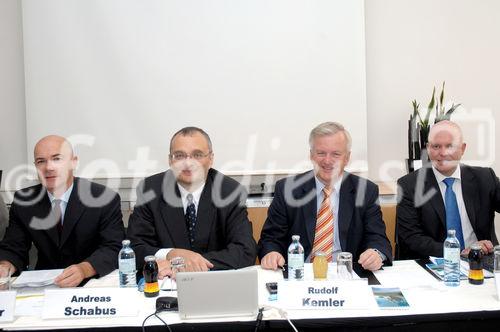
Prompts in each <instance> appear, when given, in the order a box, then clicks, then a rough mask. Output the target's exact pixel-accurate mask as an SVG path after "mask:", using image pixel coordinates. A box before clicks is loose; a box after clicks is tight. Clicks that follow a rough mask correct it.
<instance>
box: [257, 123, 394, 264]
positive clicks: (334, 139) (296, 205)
mask: <svg viewBox="0 0 500 332" xmlns="http://www.w3.org/2000/svg"><path fill="white" fill-rule="evenodd" d="M309 145H310V148H311V149H310V159H311V161H312V162H313V165H314V171H309V172H307V173H303V174H300V175H297V176H293V177H289V178H286V179H283V180H280V181H278V182H277V183H276V186H275V192H274V199H273V201H272V203H271V206H270V207H269V211H268V215H267V220H266V222H265V224H264V227H263V229H262V234H261V237H260V241H259V257H260V258H261V266H262V267H263V268H265V269H277V268H278V267H281V266H283V265H284V264H285V257H287V248H288V246H289V244H290V242H291V236H292V235H294V234H296V235H300V241H301V243H302V245H303V246H304V255H305V257H308V259H309V260H310V259H311V258H312V256H313V255H314V253H315V252H316V251H326V254H327V256H330V257H331V258H332V259H335V256H336V254H337V253H338V252H341V251H348V252H351V253H352V254H353V259H354V260H357V261H358V262H359V263H360V264H361V265H362V266H363V268H365V269H367V270H378V269H379V268H380V267H381V266H382V265H383V263H384V262H385V263H387V264H390V263H391V260H392V250H391V245H390V243H389V240H388V239H387V236H386V234H385V224H384V221H383V220H382V213H381V210H380V206H379V204H378V187H377V186H376V185H375V184H374V183H372V182H370V181H368V180H365V179H362V178H360V177H358V176H355V175H352V174H349V173H347V172H345V171H344V167H345V166H346V165H347V163H348V162H349V158H350V151H351V138H350V135H349V133H348V132H347V131H346V130H345V129H344V127H343V126H342V125H341V124H338V123H335V122H326V123H322V124H320V125H318V126H317V127H316V128H314V129H313V130H312V131H311V134H310V136H309ZM325 215H326V217H324V216H325ZM323 224H326V225H329V226H327V228H324V227H323ZM325 229H326V231H325Z"/></svg>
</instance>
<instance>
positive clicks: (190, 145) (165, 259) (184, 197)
mask: <svg viewBox="0 0 500 332" xmlns="http://www.w3.org/2000/svg"><path fill="white" fill-rule="evenodd" d="M212 162H213V150H212V143H211V141H210V137H209V136H208V134H207V133H206V132H205V131H203V130H202V129H200V128H196V127H186V128H183V129H181V130H179V131H178V132H177V133H175V134H174V135H173V137H172V139H171V141H170V155H169V164H170V170H168V171H166V172H163V173H159V174H156V175H153V176H150V177H148V178H146V179H145V180H144V181H143V182H142V183H141V184H140V185H139V186H138V188H137V205H136V206H135V208H134V212H133V214H132V215H131V216H130V220H129V226H128V237H129V238H130V240H131V242H132V246H133V248H134V250H135V252H136V255H137V262H138V264H139V266H141V264H142V262H143V260H144V257H145V256H147V255H155V256H156V257H157V261H158V265H159V271H160V273H159V276H160V277H161V278H162V277H164V276H166V275H171V272H172V271H171V270H170V264H169V261H170V259H172V258H173V257H182V258H184V261H185V265H186V267H185V269H186V270H187V271H207V270H209V269H236V268H241V267H245V266H249V265H253V264H254V263H255V257H256V245H255V241H254V239H253V236H252V228H251V225H250V222H249V220H248V217H247V211H246V206H245V200H246V194H245V191H244V190H243V188H242V187H241V185H240V184H238V183H237V182H236V181H234V180H233V179H231V178H229V177H226V176H224V175H223V174H221V173H219V172H217V171H216V170H214V169H212V168H211V166H212Z"/></svg>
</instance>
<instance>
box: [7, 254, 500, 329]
mask: <svg viewBox="0 0 500 332" xmlns="http://www.w3.org/2000/svg"><path fill="white" fill-rule="evenodd" d="M250 269H256V270H257V271H258V288H259V289H258V290H257V291H258V295H259V306H266V307H272V308H270V309H267V310H265V311H264V312H263V321H262V323H261V325H260V328H261V330H275V331H292V328H291V326H290V325H289V324H288V322H287V320H286V319H284V318H283V317H282V312H281V313H280V311H279V310H278V309H277V308H278V307H279V306H280V303H279V301H270V299H269V293H268V292H267V289H266V287H265V284H266V283H267V282H271V281H278V282H279V281H282V280H283V275H282V273H281V271H267V270H262V269H261V268H260V267H259V266H253V267H250ZM373 277H375V278H373ZM305 278H306V279H310V278H312V269H311V266H310V265H307V264H306V275H305ZM370 283H379V284H380V285H379V287H384V288H385V287H387V288H389V287H399V288H400V289H401V291H402V293H403V294H404V297H405V298H406V299H407V301H408V303H409V304H410V306H409V307H408V308H405V309H380V308H379V307H378V306H377V305H376V302H375V301H374V300H373V299H372V300H371V301H370V305H368V308H366V309H359V310H356V309H350V310H347V309H338V310H337V309H329V310H325V309H322V310H321V309H313V310H290V309H287V310H286V314H287V316H288V318H289V319H290V320H291V321H292V322H293V324H294V325H295V326H296V327H297V329H298V330H299V331H312V330H335V331H356V330H375V331H376V330H381V331H387V330H404V331H408V330H415V331H417V330H418V331H421V330H423V329H425V330H426V331H427V330H438V329H439V330H446V331H450V330H463V331H465V330H467V331H468V330H471V329H473V328H474V329H476V328H491V327H495V326H500V301H499V299H498V297H497V290H496V286H495V280H494V278H488V279H485V281H484V284H482V285H472V284H469V283H468V281H467V280H462V282H461V283H460V286H458V287H447V286H445V285H444V283H443V282H442V281H440V280H438V279H437V278H435V277H434V276H433V275H432V274H431V273H430V272H429V271H427V270H426V269H425V268H424V264H422V263H421V262H417V261H413V260H407V261H395V262H394V264H393V266H389V267H384V268H383V269H382V270H379V271H376V272H374V275H373V276H372V278H371V280H370ZM117 286H118V272H117V271H114V272H113V273H111V274H110V275H108V276H105V277H103V278H100V279H93V280H91V281H89V282H88V283H87V284H86V285H85V287H88V288H103V287H117ZM175 295H176V294H175V292H169V291H165V292H164V291H162V292H161V294H160V296H175ZM278 296H279V294H278ZM26 301H33V299H30V298H29V297H28V298H19V297H18V299H17V301H16V310H17V309H18V307H23V308H26V305H27V304H28V303H27V302H26ZM133 302H134V303H135V304H137V305H138V307H139V314H138V315H137V316H135V317H113V318H109V317H108V318H82V319H70V320H68V319H60V320H58V319H41V316H40V312H39V311H38V312H37V310H36V305H34V307H35V309H34V310H33V312H32V313H31V314H30V315H23V316H16V318H15V319H14V321H12V322H9V323H1V324H0V328H1V329H3V330H55V329H71V330H72V331H75V330H76V331H79V330H93V331H100V330H107V331H140V330H141V325H142V322H143V320H144V318H145V317H146V316H148V315H149V314H151V313H153V312H154V309H155V298H146V297H144V296H142V294H138V296H137V298H135V299H133ZM372 302H373V303H372ZM24 311H25V309H24ZM159 317H160V318H162V319H163V320H164V321H165V322H167V323H168V324H169V326H170V328H171V330H172V331H174V332H175V331H193V330H211V331H238V330H241V331H254V329H255V326H256V317H248V316H247V317H226V318H211V319H189V320H183V319H181V318H180V317H179V314H178V313H176V312H162V313H160V314H159ZM165 330H166V328H165V326H164V325H163V323H162V322H161V321H160V320H158V319H157V318H155V317H152V318H151V319H149V320H148V321H147V323H146V331H165Z"/></svg>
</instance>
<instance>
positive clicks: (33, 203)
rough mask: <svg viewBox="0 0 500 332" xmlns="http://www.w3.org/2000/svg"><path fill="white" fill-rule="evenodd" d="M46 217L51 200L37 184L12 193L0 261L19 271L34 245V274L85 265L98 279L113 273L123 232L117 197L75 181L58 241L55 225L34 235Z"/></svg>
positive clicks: (89, 183)
mask: <svg viewBox="0 0 500 332" xmlns="http://www.w3.org/2000/svg"><path fill="white" fill-rule="evenodd" d="M90 194H91V195H90ZM50 212H51V204H50V200H49V198H48V196H47V192H46V190H45V188H44V187H42V185H41V184H39V185H36V186H33V187H29V188H25V189H21V190H19V191H17V192H16V193H15V195H14V201H13V202H12V205H11V208H10V217H9V227H8V228H7V230H6V232H5V237H4V238H3V240H2V241H1V242H0V260H8V261H9V262H11V263H12V264H13V265H14V266H15V267H16V268H17V270H18V271H22V270H24V269H25V268H26V267H27V265H28V255H29V254H28V252H29V250H30V247H31V243H32V242H33V243H34V245H35V246H36V248H37V249H38V260H37V264H36V269H58V268H66V267H68V266H69V265H72V264H77V263H80V262H82V261H87V262H89V263H90V264H91V265H92V266H93V267H94V269H95V270H96V272H97V274H98V275H99V276H103V275H106V274H108V273H109V272H111V271H113V270H115V269H116V268H117V267H118V263H117V259H118V258H117V257H118V252H119V251H120V248H121V241H122V240H123V238H124V236H125V230H124V227H123V221H122V213H121V208H120V197H119V196H118V194H117V193H115V192H114V191H111V190H110V189H108V188H106V187H104V186H102V185H100V184H97V183H93V182H90V181H88V180H85V179H81V178H75V179H74V182H73V190H72V191H71V195H70V197H69V200H68V205H67V206H66V210H65V214H64V226H63V230H62V233H61V237H60V238H59V233H58V230H57V225H54V223H52V224H51V225H52V226H53V227H51V228H49V229H38V228H40V227H42V226H41V225H42V224H43V223H44V222H46V221H47V220H48V216H49V215H50ZM43 220H45V221H43ZM42 228H46V227H42Z"/></svg>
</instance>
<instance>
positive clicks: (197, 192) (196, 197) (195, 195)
mask: <svg viewBox="0 0 500 332" xmlns="http://www.w3.org/2000/svg"><path fill="white" fill-rule="evenodd" d="M177 187H178V188H179V192H180V193H181V199H182V200H183V201H184V200H187V195H188V194H191V195H193V203H194V204H195V205H198V202H199V201H200V197H201V193H202V192H203V188H205V183H203V184H202V185H201V186H200V187H199V188H198V189H196V190H195V191H193V192H192V193H190V192H189V191H187V190H186V188H184V187H183V186H181V185H180V184H178V183H177Z"/></svg>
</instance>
